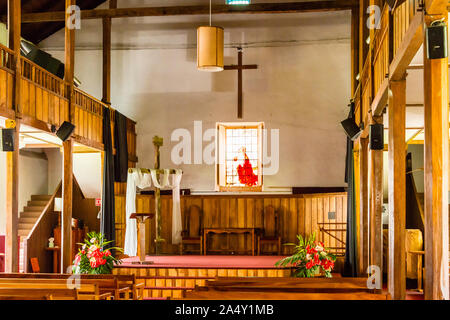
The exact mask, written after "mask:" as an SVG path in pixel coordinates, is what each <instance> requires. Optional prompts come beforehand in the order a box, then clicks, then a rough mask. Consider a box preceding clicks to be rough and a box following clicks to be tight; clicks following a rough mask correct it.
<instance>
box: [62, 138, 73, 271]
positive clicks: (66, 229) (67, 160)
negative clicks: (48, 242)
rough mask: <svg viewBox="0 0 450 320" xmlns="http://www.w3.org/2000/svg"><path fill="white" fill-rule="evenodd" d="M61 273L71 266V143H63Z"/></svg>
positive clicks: (68, 141) (70, 141)
mask: <svg viewBox="0 0 450 320" xmlns="http://www.w3.org/2000/svg"><path fill="white" fill-rule="evenodd" d="M62 199H63V208H62V219H61V243H62V248H61V268H62V270H61V273H66V271H67V267H69V266H70V265H71V264H72V200H73V141H72V139H69V140H67V141H65V142H63V174H62Z"/></svg>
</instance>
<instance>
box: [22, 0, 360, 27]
mask: <svg viewBox="0 0 450 320" xmlns="http://www.w3.org/2000/svg"><path fill="white" fill-rule="evenodd" d="M356 7H357V1H355V0H333V1H308V2H286V3H254V4H250V5H246V6H231V5H213V6H212V13H213V14H232V13H241V14H256V13H298V12H323V11H340V10H350V9H352V8H356ZM204 14H209V6H205V5H203V6H171V7H142V8H116V9H94V10H81V19H103V18H132V17H160V16H180V15H204ZM64 19H65V13H64V12H63V11H54V12H39V13H24V14H23V15H22V23H37V22H55V21H64Z"/></svg>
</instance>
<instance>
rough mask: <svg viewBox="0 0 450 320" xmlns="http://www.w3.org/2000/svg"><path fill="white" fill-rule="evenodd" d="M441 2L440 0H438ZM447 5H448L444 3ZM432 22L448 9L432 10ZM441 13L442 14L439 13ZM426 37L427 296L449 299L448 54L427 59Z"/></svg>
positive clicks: (445, 19) (443, 16)
mask: <svg viewBox="0 0 450 320" xmlns="http://www.w3.org/2000/svg"><path fill="white" fill-rule="evenodd" d="M436 2H439V1H436ZM443 9H445V6H444V7H443ZM428 13H430V14H434V15H433V16H425V24H426V25H427V26H428V25H430V23H431V22H432V21H434V20H437V19H439V18H444V21H445V22H447V10H446V9H445V11H444V10H443V11H439V12H435V11H432V12H428ZM438 14H440V15H438ZM426 47H427V44H426V40H424V50H423V52H424V57H423V60H424V114H425V147H424V148H425V156H424V161H425V172H424V180H425V190H424V191H425V239H424V242H425V283H424V291H425V299H437V300H440V299H448V296H449V274H448V161H449V160H448V156H449V154H448V148H449V146H448V143H449V137H448V134H449V133H448V130H449V127H448V117H449V113H448V58H444V59H434V60H430V59H427V53H426V52H427V48H426Z"/></svg>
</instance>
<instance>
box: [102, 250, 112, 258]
mask: <svg viewBox="0 0 450 320" xmlns="http://www.w3.org/2000/svg"><path fill="white" fill-rule="evenodd" d="M103 254H104V255H105V257H109V256H110V255H111V251H109V250H106V251H103Z"/></svg>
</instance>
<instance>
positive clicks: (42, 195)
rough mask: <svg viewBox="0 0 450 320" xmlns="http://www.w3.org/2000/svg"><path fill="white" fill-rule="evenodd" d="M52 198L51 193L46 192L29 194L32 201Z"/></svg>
mask: <svg viewBox="0 0 450 320" xmlns="http://www.w3.org/2000/svg"><path fill="white" fill-rule="evenodd" d="M51 198H52V196H51V195H46V194H36V195H32V196H31V200H32V201H47V202H48V201H49V200H50V199H51Z"/></svg>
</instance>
